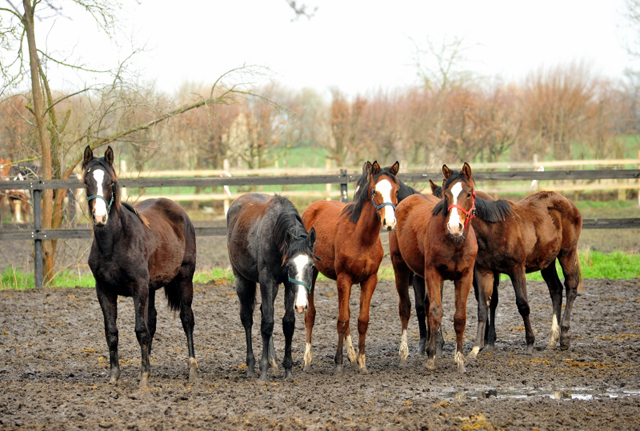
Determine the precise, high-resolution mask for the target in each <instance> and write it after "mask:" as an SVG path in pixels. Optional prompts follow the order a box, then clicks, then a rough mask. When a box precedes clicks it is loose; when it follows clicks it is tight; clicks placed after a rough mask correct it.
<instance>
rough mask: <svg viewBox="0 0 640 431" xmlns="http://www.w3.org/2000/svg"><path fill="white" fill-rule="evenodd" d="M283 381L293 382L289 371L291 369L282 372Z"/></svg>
mask: <svg viewBox="0 0 640 431" xmlns="http://www.w3.org/2000/svg"><path fill="white" fill-rule="evenodd" d="M284 379H285V380H293V372H292V371H291V369H288V370H287V369H285V370H284Z"/></svg>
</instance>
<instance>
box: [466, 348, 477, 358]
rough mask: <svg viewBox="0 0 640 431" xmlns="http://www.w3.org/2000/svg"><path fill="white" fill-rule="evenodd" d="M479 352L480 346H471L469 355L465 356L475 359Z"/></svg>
mask: <svg viewBox="0 0 640 431" xmlns="http://www.w3.org/2000/svg"><path fill="white" fill-rule="evenodd" d="M479 352H480V346H473V349H471V352H470V353H469V356H467V358H468V359H476V358H477V357H478V353H479Z"/></svg>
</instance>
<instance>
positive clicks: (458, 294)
mask: <svg viewBox="0 0 640 431" xmlns="http://www.w3.org/2000/svg"><path fill="white" fill-rule="evenodd" d="M454 284H455V287H456V288H455V304H456V312H455V313H454V315H453V328H454V329H455V331H456V355H455V357H454V359H455V361H456V364H457V365H458V372H460V373H464V372H465V369H464V354H463V352H462V342H463V341H464V329H465V327H466V326H467V298H468V297H469V292H470V291H471V287H472V285H473V271H469V272H468V273H467V275H465V276H464V277H462V278H460V279H459V280H456V281H455V282H454ZM485 314H486V312H485ZM481 339H482V338H481Z"/></svg>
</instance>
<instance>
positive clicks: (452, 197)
mask: <svg viewBox="0 0 640 431" xmlns="http://www.w3.org/2000/svg"><path fill="white" fill-rule="evenodd" d="M442 174H443V175H444V184H443V186H442V196H443V198H444V204H443V205H444V208H446V211H445V216H446V217H447V222H446V224H447V231H448V232H449V234H450V235H451V236H453V237H454V238H462V237H463V235H464V231H465V229H466V228H467V225H468V224H469V222H470V221H471V219H472V218H473V217H475V210H476V192H475V185H474V182H473V176H472V173H471V166H469V164H468V163H466V162H465V164H464V165H463V166H462V170H461V171H460V172H458V171H452V170H451V169H449V168H448V167H447V165H442Z"/></svg>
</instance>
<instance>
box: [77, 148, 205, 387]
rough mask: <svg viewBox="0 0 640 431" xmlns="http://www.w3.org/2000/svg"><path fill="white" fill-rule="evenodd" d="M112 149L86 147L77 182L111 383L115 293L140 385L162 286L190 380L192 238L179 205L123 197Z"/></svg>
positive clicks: (193, 369)
mask: <svg viewBox="0 0 640 431" xmlns="http://www.w3.org/2000/svg"><path fill="white" fill-rule="evenodd" d="M113 161H114V153H113V150H112V149H111V147H108V148H107V150H106V152H105V154H104V157H99V158H95V157H94V156H93V151H92V150H91V147H89V146H87V148H86V149H85V151H84V156H83V161H82V171H83V181H84V187H85V190H86V193H87V203H88V205H89V212H90V214H91V218H92V220H93V243H92V244H91V251H90V253H89V268H90V269H91V272H92V273H93V276H94V278H95V280H96V293H97V296H98V301H99V302H100V307H101V308H102V314H103V317H104V326H105V335H106V339H107V345H108V346H109V358H110V366H111V369H110V371H111V378H110V382H111V383H115V382H116V381H117V380H118V378H119V377H120V365H119V362H118V328H117V326H116V317H117V313H118V302H117V301H118V295H121V296H132V297H133V304H134V310H135V332H136V337H137V339H138V343H139V345H140V350H141V355H142V360H141V368H140V388H144V387H146V386H147V384H148V381H149V375H150V364H149V354H150V353H151V344H152V342H153V336H154V334H155V332H156V316H157V313H156V307H155V292H156V290H158V289H160V288H162V287H164V293H165V296H166V298H167V301H168V304H169V307H170V308H171V310H174V311H177V310H178V309H179V310H180V320H181V321H182V328H183V329H184V332H185V334H186V336H187V347H188V352H189V362H188V368H189V381H194V380H195V379H196V378H197V371H198V362H197V361H196V358H195V352H194V347H193V327H194V318H193V311H192V309H191V303H192V301H193V273H194V271H195V267H196V236H195V229H194V227H193V223H192V222H191V220H190V219H189V216H188V215H187V213H186V212H185V211H184V210H183V209H182V207H180V206H179V205H178V204H177V203H175V202H173V201H171V200H169V199H164V198H160V199H148V200H145V201H143V202H140V203H139V204H137V205H136V207H135V208H134V207H132V206H131V205H129V204H127V203H124V202H121V200H120V187H119V184H118V178H117V176H116V173H115V169H114V164H113Z"/></svg>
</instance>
